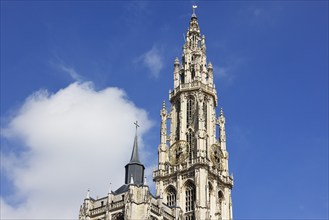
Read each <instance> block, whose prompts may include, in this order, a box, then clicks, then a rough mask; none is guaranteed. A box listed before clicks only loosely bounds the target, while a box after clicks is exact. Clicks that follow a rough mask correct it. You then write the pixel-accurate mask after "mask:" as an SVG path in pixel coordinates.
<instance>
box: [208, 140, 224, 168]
mask: <svg viewBox="0 0 329 220" xmlns="http://www.w3.org/2000/svg"><path fill="white" fill-rule="evenodd" d="M210 151H211V152H210V159H211V161H212V163H213V164H214V166H215V167H217V168H220V164H221V163H220V161H221V158H222V157H223V155H222V151H221V150H220V148H219V146H218V145H216V144H213V145H212V146H211V149H210Z"/></svg>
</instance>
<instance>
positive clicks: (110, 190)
mask: <svg viewBox="0 0 329 220" xmlns="http://www.w3.org/2000/svg"><path fill="white" fill-rule="evenodd" d="M111 188H112V183H110V187H109V194H110V193H111V192H112V189H111Z"/></svg>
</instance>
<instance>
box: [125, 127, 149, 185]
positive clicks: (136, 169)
mask: <svg viewBox="0 0 329 220" xmlns="http://www.w3.org/2000/svg"><path fill="white" fill-rule="evenodd" d="M134 124H135V125H136V134H135V140H134V146H133V151H132V153H131V158H130V162H129V163H128V164H127V165H126V166H125V168H126V175H125V184H130V183H131V180H133V183H134V184H136V185H143V183H144V170H145V167H144V165H143V164H142V163H141V162H140V160H139V155H138V143H137V129H138V127H139V125H138V122H137V121H136V122H135V123H134Z"/></svg>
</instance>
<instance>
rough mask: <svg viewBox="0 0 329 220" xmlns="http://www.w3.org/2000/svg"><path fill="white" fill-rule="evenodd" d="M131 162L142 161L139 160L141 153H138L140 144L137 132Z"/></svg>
mask: <svg viewBox="0 0 329 220" xmlns="http://www.w3.org/2000/svg"><path fill="white" fill-rule="evenodd" d="M129 163H139V164H140V163H141V162H140V161H139V155H138V144H137V134H136V135H135V140H134V147H133V151H132V153H131V158H130V162H129Z"/></svg>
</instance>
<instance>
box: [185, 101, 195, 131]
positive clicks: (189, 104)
mask: <svg viewBox="0 0 329 220" xmlns="http://www.w3.org/2000/svg"><path fill="white" fill-rule="evenodd" d="M194 112H195V100H194V97H193V96H189V97H188V99H187V114H186V115H187V117H186V120H187V126H189V125H192V122H193V115H194Z"/></svg>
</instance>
